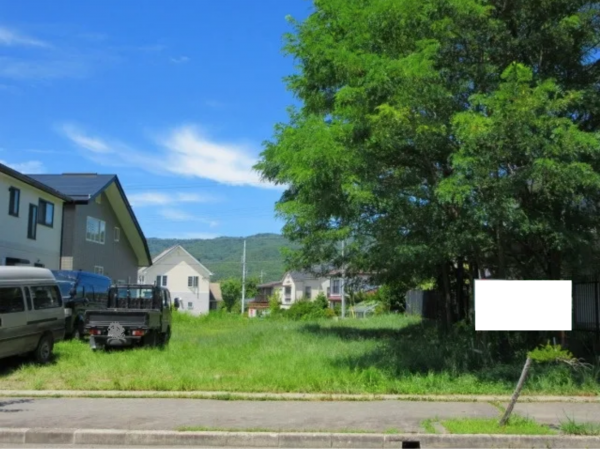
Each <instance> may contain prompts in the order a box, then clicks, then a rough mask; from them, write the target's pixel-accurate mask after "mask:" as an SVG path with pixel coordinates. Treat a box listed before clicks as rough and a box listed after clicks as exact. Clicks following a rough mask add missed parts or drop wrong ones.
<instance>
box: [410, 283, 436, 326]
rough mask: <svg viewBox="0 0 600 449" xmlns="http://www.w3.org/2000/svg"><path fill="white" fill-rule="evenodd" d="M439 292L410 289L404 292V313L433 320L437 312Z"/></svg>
mask: <svg viewBox="0 0 600 449" xmlns="http://www.w3.org/2000/svg"><path fill="white" fill-rule="evenodd" d="M438 299H439V292H437V291H435V290H429V291H422V290H410V291H409V292H408V293H407V294H406V313H409V314H412V315H419V316H421V317H423V318H427V319H430V320H435V319H437V318H438V313H439V301H438Z"/></svg>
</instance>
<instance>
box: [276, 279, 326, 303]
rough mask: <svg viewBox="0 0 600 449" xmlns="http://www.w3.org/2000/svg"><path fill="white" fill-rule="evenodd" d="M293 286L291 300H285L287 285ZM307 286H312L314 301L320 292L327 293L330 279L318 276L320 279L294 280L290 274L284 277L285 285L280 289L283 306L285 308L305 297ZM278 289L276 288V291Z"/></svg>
mask: <svg viewBox="0 0 600 449" xmlns="http://www.w3.org/2000/svg"><path fill="white" fill-rule="evenodd" d="M286 286H290V287H291V290H292V291H291V298H290V299H291V300H290V301H289V302H288V301H286V300H285V287H286ZM307 286H310V287H311V297H310V300H311V301H313V300H314V299H316V298H317V296H318V295H319V293H321V292H322V293H323V294H324V295H327V287H329V279H328V278H318V279H305V280H303V281H298V282H294V280H293V279H292V277H291V276H290V275H289V274H286V276H285V277H284V278H283V286H282V287H281V290H280V295H281V306H282V308H284V309H287V308H289V307H290V306H291V305H292V304H293V303H295V302H296V301H300V300H301V299H303V298H304V290H305V288H306V287H307ZM275 290H277V289H274V291H275Z"/></svg>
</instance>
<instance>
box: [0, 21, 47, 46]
mask: <svg viewBox="0 0 600 449" xmlns="http://www.w3.org/2000/svg"><path fill="white" fill-rule="evenodd" d="M0 45H4V46H7V47H17V46H21V47H43V48H48V47H50V46H51V45H50V44H48V43H47V42H44V41H41V40H39V39H35V38H33V37H29V36H25V35H23V34H21V33H19V32H17V31H15V30H12V29H10V28H7V27H5V26H0Z"/></svg>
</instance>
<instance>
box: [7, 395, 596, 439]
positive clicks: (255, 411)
mask: <svg viewBox="0 0 600 449" xmlns="http://www.w3.org/2000/svg"><path fill="white" fill-rule="evenodd" d="M515 412H516V413H520V414H521V415H529V416H531V417H532V418H534V419H536V420H538V421H539V422H542V423H545V424H555V425H557V424H559V423H560V422H561V421H566V420H567V419H568V418H571V419H575V420H576V421H578V422H600V403H579V404H572V403H524V404H517V406H516V407H515ZM498 414H499V411H498V409H496V408H495V407H494V406H492V405H490V404H487V403H467V402H416V401H347V402H341V401H337V402H317V401H311V402H308V401H307V402H302V401H218V400H202V399H106V398H22V399H20V398H0V427H21V428H22V427H30V428H32V427H45V428H64V429H128V430H176V429H178V428H180V427H189V426H194V427H205V428H211V429H224V430H256V429H267V430H271V431H329V432H335V431H344V430H354V431H357V430H362V431H371V432H385V431H386V430H390V429H395V430H397V431H400V432H406V433H409V432H420V431H422V430H423V429H422V428H421V427H420V424H421V422H422V421H423V420H425V419H427V418H436V419H448V418H461V417H479V418H483V417H489V418H493V417H497V416H498Z"/></svg>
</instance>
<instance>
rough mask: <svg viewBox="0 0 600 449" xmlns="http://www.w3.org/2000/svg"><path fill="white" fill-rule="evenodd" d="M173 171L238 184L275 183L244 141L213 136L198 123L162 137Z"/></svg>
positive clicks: (266, 185) (269, 185)
mask: <svg viewBox="0 0 600 449" xmlns="http://www.w3.org/2000/svg"><path fill="white" fill-rule="evenodd" d="M161 143H162V145H163V146H164V148H165V149H166V150H167V157H168V163H167V164H166V165H165V166H166V167H167V169H168V170H170V171H171V172H173V173H175V174H178V175H183V176H188V177H198V178H205V179H209V180H211V181H216V182H218V183H221V184H228V185H234V186H244V185H247V186H254V187H262V188H271V187H274V186H273V185H272V184H268V183H265V182H263V181H262V180H261V179H260V176H259V174H258V173H257V172H256V171H254V169H253V168H252V167H253V166H254V164H255V163H256V160H257V157H256V156H254V155H253V153H254V151H252V149H251V148H248V147H246V146H243V145H238V144H233V143H226V142H217V141H214V140H210V139H209V138H208V137H207V136H205V135H204V134H202V133H201V132H200V130H199V129H198V128H196V127H194V126H181V127H179V128H175V129H173V130H172V131H171V132H170V133H169V134H168V136H167V137H166V138H165V139H163V140H162V142H161Z"/></svg>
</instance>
